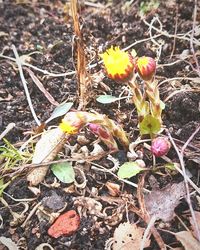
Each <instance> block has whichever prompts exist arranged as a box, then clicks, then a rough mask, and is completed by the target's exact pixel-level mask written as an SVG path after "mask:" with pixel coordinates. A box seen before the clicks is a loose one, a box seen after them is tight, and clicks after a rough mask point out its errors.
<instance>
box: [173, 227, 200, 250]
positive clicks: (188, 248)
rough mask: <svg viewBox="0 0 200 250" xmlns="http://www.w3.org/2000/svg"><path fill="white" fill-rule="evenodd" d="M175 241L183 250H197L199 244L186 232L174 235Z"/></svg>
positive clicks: (199, 247) (199, 246)
mask: <svg viewBox="0 0 200 250" xmlns="http://www.w3.org/2000/svg"><path fill="white" fill-rule="evenodd" d="M175 236H176V238H177V240H179V241H180V242H181V244H182V245H183V246H184V248H185V250H199V249H200V242H199V241H198V240H196V239H195V238H194V237H193V236H192V234H191V233H190V232H188V231H182V232H179V233H176V234H175Z"/></svg>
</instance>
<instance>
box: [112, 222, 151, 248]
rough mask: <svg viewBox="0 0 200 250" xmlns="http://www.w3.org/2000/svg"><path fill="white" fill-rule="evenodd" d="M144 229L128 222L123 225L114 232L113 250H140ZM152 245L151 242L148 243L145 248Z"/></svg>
mask: <svg viewBox="0 0 200 250" xmlns="http://www.w3.org/2000/svg"><path fill="white" fill-rule="evenodd" d="M143 233H144V229H143V228H140V227H137V226H136V225H135V224H130V223H128V222H126V223H121V224H120V225H119V226H118V227H117V228H116V229H115V232H114V236H113V240H114V243H113V250H131V249H134V250H139V249H140V243H141V240H142V237H143ZM149 245H150V240H149V239H148V240H147V241H146V244H145V247H148V246H149Z"/></svg>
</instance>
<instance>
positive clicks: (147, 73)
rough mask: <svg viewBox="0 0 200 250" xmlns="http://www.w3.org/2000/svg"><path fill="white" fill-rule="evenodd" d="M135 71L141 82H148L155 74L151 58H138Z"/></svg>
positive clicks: (153, 61)
mask: <svg viewBox="0 0 200 250" xmlns="http://www.w3.org/2000/svg"><path fill="white" fill-rule="evenodd" d="M136 69H137V71H138V73H139V75H140V77H141V78H142V79H143V80H145V81H149V80H151V79H152V78H153V76H154V74H155V71H156V62H155V60H154V59H153V58H152V57H147V56H142V57H139V58H138V60H137V62H136Z"/></svg>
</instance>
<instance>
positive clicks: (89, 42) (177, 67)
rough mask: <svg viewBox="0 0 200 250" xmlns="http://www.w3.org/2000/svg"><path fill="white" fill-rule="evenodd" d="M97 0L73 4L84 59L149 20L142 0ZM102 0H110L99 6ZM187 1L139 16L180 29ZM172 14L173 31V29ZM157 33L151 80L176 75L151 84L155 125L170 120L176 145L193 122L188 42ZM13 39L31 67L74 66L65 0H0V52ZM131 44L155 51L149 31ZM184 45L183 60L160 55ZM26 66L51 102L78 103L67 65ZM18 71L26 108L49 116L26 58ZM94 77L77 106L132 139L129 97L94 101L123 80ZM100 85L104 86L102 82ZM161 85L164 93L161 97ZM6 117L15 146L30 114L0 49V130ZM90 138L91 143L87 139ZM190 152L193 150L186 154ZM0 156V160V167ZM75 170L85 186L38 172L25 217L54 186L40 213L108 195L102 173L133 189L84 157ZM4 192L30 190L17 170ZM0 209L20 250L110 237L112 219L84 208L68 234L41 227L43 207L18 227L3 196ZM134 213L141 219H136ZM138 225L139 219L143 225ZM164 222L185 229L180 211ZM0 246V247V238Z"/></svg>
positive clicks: (98, 242)
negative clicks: (161, 105) (158, 108)
mask: <svg viewBox="0 0 200 250" xmlns="http://www.w3.org/2000/svg"><path fill="white" fill-rule="evenodd" d="M97 2H98V1H91V3H97ZM99 2H101V6H102V7H101V8H100V7H97V6H94V7H92V6H89V5H88V4H87V3H88V2H87V3H85V4H84V1H81V5H80V6H79V12H80V16H81V18H80V22H81V25H82V34H83V39H84V43H85V48H86V55H87V60H88V62H89V63H90V64H93V63H96V62H98V60H99V58H98V53H100V52H102V51H104V50H105V49H106V48H108V47H110V46H111V45H119V46H120V47H121V48H125V47H127V46H128V45H130V44H132V43H134V42H136V41H140V40H143V39H148V38H149V32H148V26H147V25H146V24H145V23H144V22H143V20H142V18H141V17H140V15H139V11H140V4H141V2H142V1H133V3H132V4H131V5H130V6H129V7H127V6H128V5H127V4H128V2H129V1H117V0H113V1H99ZM108 3H109V5H108V6H107V7H105V6H106V5H107V4H108ZM198 7H199V6H198ZM193 11H194V4H193V1H192V0H174V1H173V0H172V1H160V5H159V7H158V8H157V9H152V10H150V11H148V12H147V13H146V16H145V20H146V21H147V22H149V23H150V22H151V21H152V19H153V18H154V17H159V20H160V22H161V23H162V25H163V27H162V28H163V30H166V31H167V32H168V33H169V34H171V35H174V34H175V32H176V34H186V33H187V32H188V31H190V30H192V25H193V19H192V18H193ZM197 21H198V23H199V21H200V17H199V16H197ZM176 24H177V31H175V30H176V27H175V25H176ZM154 25H155V27H157V28H158V29H160V26H159V24H158V22H155V23H154ZM152 32H153V35H154V34H157V33H156V31H154V30H153V31H152ZM195 38H196V39H197V40H198V39H199V35H198V34H197V35H196V37H195ZM75 39H76V38H75ZM156 42H158V43H162V44H163V45H162V50H161V53H160V58H159V61H158V65H159V67H158V70H157V80H158V81H159V82H162V81H164V80H166V79H171V78H177V77H178V78H179V79H178V80H176V79H175V80H174V81H166V82H164V83H163V84H162V85H161V87H160V93H161V98H162V100H165V99H166V100H167V101H166V103H165V104H166V108H165V110H164V114H163V120H164V126H165V127H166V128H168V129H169V130H170V132H171V134H172V136H173V137H174V138H175V140H176V142H177V145H178V146H182V145H183V144H184V142H185V141H186V140H187V139H188V138H189V137H190V136H191V134H192V133H193V132H194V131H195V129H196V128H197V127H198V125H199V123H200V91H199V86H198V84H195V81H193V80H189V78H197V77H199V76H198V74H197V73H196V72H195V71H194V68H195V67H196V65H195V61H194V57H193V55H192V52H191V50H190V42H189V41H186V40H182V39H175V40H174V38H171V37H167V36H164V35H162V36H160V37H159V38H156ZM13 44H14V45H15V46H16V48H17V51H18V53H19V55H20V56H21V55H30V56H31V59H30V61H29V63H30V64H32V65H34V66H36V67H37V68H40V69H43V70H47V71H49V72H52V73H65V72H70V71H74V70H75V69H74V64H76V53H73V47H74V46H73V44H74V31H73V22H72V18H71V14H70V7H69V5H68V3H66V1H59V0H58V1H56V0H54V1H49V0H46V1H11V0H5V1H0V51H1V53H2V54H3V55H4V56H8V57H11V58H15V57H14V54H13V51H12V48H11V46H12V45H13ZM134 49H135V50H136V51H137V53H138V55H139V56H143V55H147V56H152V57H157V47H156V45H155V43H154V42H152V41H151V40H150V39H149V40H145V41H143V42H140V43H138V44H136V45H135V46H134ZM195 49H196V47H195ZM186 50H188V53H189V54H190V55H191V56H190V57H188V58H187V59H186V60H184V61H183V60H182V61H180V62H177V63H176V64H173V65H171V66H164V65H163V64H168V63H172V62H175V61H177V60H179V59H180V55H181V54H182V53H183V52H184V51H186ZM35 52H37V53H35ZM31 53H32V54H31ZM101 69H102V67H101V65H97V66H96V67H94V68H93V69H91V70H90V74H91V75H93V74H94V73H97V72H100V71H101ZM31 70H32V71H33V72H34V74H35V75H36V76H37V77H38V79H39V80H40V81H41V82H42V84H43V86H44V87H45V89H46V90H47V91H48V92H50V94H51V95H52V96H53V97H54V99H55V100H56V101H57V102H58V103H61V102H63V101H66V100H67V101H73V102H74V106H73V108H74V109H76V108H77V107H78V98H77V79H76V75H75V74H73V75H69V76H63V77H52V76H49V75H48V74H47V75H44V74H43V73H42V72H39V71H37V70H34V69H31ZM199 74H200V72H199ZM24 75H25V78H26V80H27V82H28V89H29V92H30V95H31V99H32V102H33V107H34V110H35V112H36V114H37V116H38V118H39V120H40V121H41V122H44V121H45V120H47V119H48V118H49V117H50V115H51V113H52V111H53V110H54V109H55V106H54V105H52V104H51V103H50V102H49V101H48V100H47V98H46V97H45V96H44V94H43V93H42V92H41V91H40V90H39V89H38V87H37V86H36V85H35V84H34V82H33V81H32V79H31V77H30V75H29V73H28V71H27V70H26V68H25V67H24ZM181 78H182V79H181ZM103 83H104V85H102V83H101V82H98V83H94V86H93V88H92V94H91V98H92V99H91V100H92V101H91V102H90V103H89V104H88V106H87V107H86V110H87V111H90V110H95V111H97V112H99V113H101V114H106V115H108V116H109V118H111V119H114V120H115V121H117V122H118V123H120V124H121V125H122V126H123V127H124V129H125V131H127V132H128V133H129V135H130V138H131V141H134V140H135V139H136V138H137V136H138V129H137V117H136V113H135V111H134V106H133V105H132V104H131V103H128V102H125V101H121V106H120V108H118V103H113V104H108V105H107V106H106V105H103V104H99V103H98V102H96V98H95V96H98V95H100V94H104V93H106V94H113V95H115V96H118V95H119V94H120V93H121V91H122V86H120V85H119V84H117V83H115V82H113V81H112V80H110V79H108V78H106V77H105V78H104V79H103ZM105 86H107V88H106V90H105ZM177 90H180V91H177ZM174 91H177V93H176V94H173V93H174ZM170 95H171V97H170V98H168V97H169V96H170ZM59 121H60V119H57V120H53V121H52V122H51V123H50V124H49V125H57V124H58V122H59ZM13 122H14V123H15V127H14V128H13V129H12V130H11V131H10V132H9V133H8V134H7V135H6V139H7V140H8V141H9V142H10V143H12V144H13V145H16V147H17V145H22V144H23V143H24V142H26V141H27V139H28V138H29V133H28V132H31V131H33V130H34V129H35V128H36V127H37V124H36V123H35V121H34V119H33V117H32V115H31V112H30V108H29V106H28V103H27V99H26V96H25V93H24V88H23V85H22V82H21V79H20V75H19V71H18V68H17V66H16V64H15V63H14V62H12V61H11V60H9V59H5V58H2V57H0V133H1V132H3V131H4V130H5V128H6V126H7V125H8V124H9V123H13ZM83 133H84V131H83ZM85 133H86V137H88V138H89V141H90V142H92V140H95V138H94V137H93V136H92V135H91V134H89V133H88V131H85ZM87 133H88V134H87ZM75 139H77V137H74V138H73V140H75ZM199 141H200V133H198V134H197V135H196V137H195V139H194V140H193V141H192V143H191V144H190V145H189V147H188V149H187V154H186V158H185V161H186V166H187V167H189V169H190V170H191V173H192V176H193V178H192V180H193V181H194V182H195V183H198V177H197V176H199V172H198V171H199V170H198V167H199V164H200V159H199V156H198V154H199V151H200V147H199V146H200V143H199ZM3 144H4V142H3V141H0V145H3ZM89 147H92V146H91V145H90V146H89ZM142 150H143V149H142ZM187 155H188V157H187ZM191 155H192V156H191ZM113 156H114V157H116V158H118V159H119V160H120V161H121V162H120V163H123V162H125V161H127V159H126V152H125V151H124V150H123V149H122V148H121V151H120V152H118V153H115V154H113ZM146 157H147V165H148V163H149V164H150V160H151V159H149V157H150V158H151V156H149V155H148V153H147V156H146ZM169 157H170V158H171V159H172V160H173V161H175V162H178V158H177V155H176V153H175V151H174V149H171V150H170V152H169ZM193 158H195V160H194V161H193ZM198 160H199V163H198ZM108 162H109V161H107V160H106V158H105V159H104V158H103V159H100V160H98V162H97V163H98V164H100V165H103V166H104V167H109V165H108ZM1 163H2V162H1V161H0V168H1ZM109 164H110V162H109ZM148 167H150V166H148ZM84 171H85V174H86V178H87V185H86V188H85V189H84V191H83V190H79V189H78V190H76V191H74V192H72V193H70V192H66V191H64V188H66V187H68V186H67V185H64V184H60V185H59V186H57V187H55V186H54V185H53V184H52V183H53V181H54V176H53V174H52V172H49V173H48V175H47V177H46V179H45V182H46V184H41V185H40V193H39V195H38V196H37V197H36V199H35V200H34V201H28V202H27V203H28V205H29V208H28V210H27V212H26V213H25V218H26V217H27V216H28V214H29V213H30V211H31V210H32V209H33V207H34V206H36V205H37V203H39V202H42V204H43V203H45V202H44V199H45V197H46V198H47V197H52V196H53V198H52V199H54V198H55V196H56V199H58V203H59V204H60V207H59V204H57V205H58V208H55V207H50V208H49V206H50V205H49V204H48V202H47V201H46V203H45V204H43V205H44V206H47V207H48V208H46V209H47V210H48V214H51V213H52V212H57V210H59V209H60V208H63V207H64V206H65V205H66V208H65V209H64V211H67V210H70V209H77V207H75V206H74V198H75V197H79V196H80V197H84V196H85V197H101V195H107V194H108V190H107V188H106V187H105V183H106V182H107V181H108V180H109V181H112V182H114V183H118V184H119V185H121V191H122V194H123V195H128V194H129V195H133V194H135V191H136V190H135V189H134V188H132V187H130V186H128V185H127V184H125V185H124V187H122V186H123V185H122V184H121V183H120V182H119V181H118V180H117V179H116V178H115V177H113V176H112V175H110V174H107V173H103V172H98V171H94V170H90V171H88V169H87V166H86V167H84ZM25 174H26V173H25ZM156 178H157V180H158V182H159V184H160V185H161V186H164V185H165V184H168V183H170V182H179V181H180V180H182V177H180V176H179V175H175V176H170V178H168V177H167V176H164V177H162V176H156ZM147 179H148V178H147ZM8 180H9V178H8ZM131 180H132V179H131ZM80 181H81V180H80ZM133 182H135V183H137V178H133ZM147 186H148V181H147ZM5 192H6V193H7V194H9V195H11V196H12V197H14V198H15V199H29V198H34V197H35V195H34V194H33V193H32V192H31V191H30V190H29V188H28V183H27V182H26V178H25V175H23V174H22V176H16V178H14V179H13V180H12V181H11V184H10V185H9V186H8V187H7V188H6V189H5ZM81 192H82V193H81ZM123 192H124V193H123ZM123 195H122V196H123ZM3 198H4V199H5V200H6V201H7V203H8V204H9V206H10V207H11V208H12V210H13V211H15V212H18V213H20V212H21V211H23V209H24V207H23V204H22V202H19V201H14V200H12V199H11V198H9V196H7V195H6V194H3ZM98 201H100V202H101V203H102V205H103V208H105V207H108V206H111V208H112V209H111V212H110V213H111V214H112V210H113V211H117V208H118V204H116V203H113V204H109V202H106V201H104V200H101V198H100V199H98ZM193 205H194V206H195V210H199V209H200V208H199V206H198V205H197V202H196V199H195V197H194V199H193ZM49 209H50V212H49ZM56 209H57V210H56ZM124 211H126V210H124ZM124 211H123V215H122V222H123V221H126V213H125V212H124ZM186 211H188V206H187V203H186V202H185V201H183V202H182V203H181V204H180V205H179V207H178V208H177V211H176V213H177V214H178V215H179V216H180V217H181V216H182V215H183V214H184V213H185V212H186ZM119 213H120V212H119ZM0 215H1V217H2V218H3V221H4V224H3V227H2V228H0V236H1V235H2V236H5V237H9V238H11V239H12V240H13V241H14V242H16V243H17V242H18V243H19V240H20V243H19V245H20V249H28V250H32V249H36V247H37V246H38V245H40V244H41V243H49V244H50V245H51V246H52V247H53V248H54V249H56V250H59V249H77V250H81V249H82V250H89V249H90V250H92V249H97V250H102V249H104V247H105V242H106V241H107V240H108V239H109V238H110V237H113V232H114V230H115V228H116V227H117V226H118V224H119V223H118V224H116V225H113V226H111V223H110V224H109V223H106V222H105V221H104V220H103V219H102V218H100V217H98V216H94V215H92V214H90V213H86V214H84V215H83V216H82V217H81V226H80V228H79V230H78V231H77V232H76V233H75V234H73V235H72V236H70V237H64V236H63V237H60V238H58V239H53V238H51V237H50V236H49V235H48V234H47V231H48V228H49V227H50V224H51V223H50V222H49V218H48V217H46V219H44V216H43V217H39V216H38V215H36V214H34V215H33V216H32V217H31V219H30V220H29V221H28V223H27V224H26V227H25V228H23V227H21V224H22V223H20V222H18V223H17V224H16V225H12V224H11V222H12V221H13V217H12V215H11V213H10V210H9V208H8V207H7V206H5V204H1V203H0ZM129 217H130V220H131V221H132V222H136V221H137V219H138V217H137V216H136V215H134V214H133V213H132V212H129ZM139 222H140V223H142V221H141V220H140V221H139ZM0 224H1V223H0ZM141 225H142V224H141ZM143 226H144V227H146V225H143ZM167 230H171V231H174V232H176V231H181V230H184V228H183V226H182V225H181V223H180V221H178V220H177V219H175V220H174V221H172V222H171V223H170V226H169V227H168V228H167ZM161 236H162V238H163V240H164V242H165V243H166V244H168V245H170V244H172V243H174V242H176V239H175V238H172V237H171V235H170V237H169V234H167V233H161ZM152 239H153V237H152ZM178 244H179V243H176V246H180V244H179V245H178ZM0 249H6V248H4V247H3V245H0ZM148 249H154V250H156V249H159V247H158V245H157V244H156V242H155V240H152V244H151V247H149V248H148Z"/></svg>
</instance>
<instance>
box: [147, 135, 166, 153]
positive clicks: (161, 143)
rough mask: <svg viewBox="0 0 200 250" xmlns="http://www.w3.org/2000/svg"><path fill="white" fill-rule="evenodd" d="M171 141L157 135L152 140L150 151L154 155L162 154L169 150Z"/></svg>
mask: <svg viewBox="0 0 200 250" xmlns="http://www.w3.org/2000/svg"><path fill="white" fill-rule="evenodd" d="M170 147H171V143H170V142H169V141H168V139H167V137H161V136H160V137H157V138H155V139H153V140H152V143H151V152H152V154H153V155H155V156H156V157H161V156H164V155H166V154H167V153H168V151H169V150H170Z"/></svg>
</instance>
